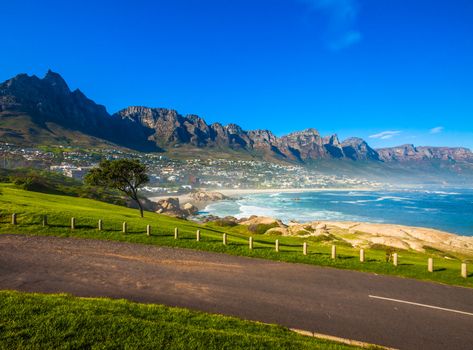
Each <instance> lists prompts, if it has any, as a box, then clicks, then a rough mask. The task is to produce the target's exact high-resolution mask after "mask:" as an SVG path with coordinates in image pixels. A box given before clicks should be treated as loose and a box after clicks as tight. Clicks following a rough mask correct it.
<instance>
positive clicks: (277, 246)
mask: <svg viewBox="0 0 473 350" xmlns="http://www.w3.org/2000/svg"><path fill="white" fill-rule="evenodd" d="M275 245H276V247H275V249H276V251H277V252H278V253H279V239H277V240H276V243H275Z"/></svg>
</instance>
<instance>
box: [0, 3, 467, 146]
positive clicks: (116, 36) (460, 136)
mask: <svg viewBox="0 0 473 350" xmlns="http://www.w3.org/2000/svg"><path fill="white" fill-rule="evenodd" d="M0 30H1V33H2V45H1V47H0V53H1V54H0V80H2V81H3V80H6V79H8V78H9V77H11V76H13V75H16V74H17V73H20V72H25V73H28V74H36V75H38V76H43V75H44V74H45V72H46V70H47V69H48V68H51V69H52V70H54V71H57V72H59V73H60V74H62V75H63V77H64V78H65V79H66V80H67V82H68V83H69V85H70V87H71V88H80V89H81V90H82V91H83V92H84V93H85V94H86V95H88V96H89V97H90V98H92V99H93V100H95V101H96V102H99V103H102V104H104V105H105V106H106V107H107V109H108V111H109V112H115V111H117V110H119V109H121V108H123V107H126V106H128V105H145V106H150V107H168V108H174V109H177V110H178V111H179V112H181V113H183V114H187V113H194V114H198V115H200V116H202V117H204V118H205V119H206V120H207V122H215V121H219V122H222V123H230V122H234V123H238V124H240V125H241V126H242V127H243V128H244V129H257V128H262V129H271V130H273V131H274V132H275V133H276V134H277V135H282V134H284V133H288V132H291V131H294V130H299V129H304V128H308V127H314V128H317V129H319V130H320V132H321V133H323V134H329V133H338V134H339V136H340V138H342V139H343V138H346V137H349V136H360V137H363V138H365V139H366V140H368V142H369V143H370V144H371V145H373V146H376V147H381V146H392V145H398V144H403V143H414V144H416V145H449V146H467V147H470V148H473V1H471V0H449V1H445V0H428V1H427V0H261V1H258V0H251V1H250V0H239V1H230V0H172V1H171V0H168V1H159V0H158V1H143V0H135V1H123V0H115V1H108V0H103V1H85V0H83V1H80V2H79V1H52V0H43V1H31V0H24V1H3V3H2V6H1V14H0Z"/></svg>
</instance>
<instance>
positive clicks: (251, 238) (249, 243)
mask: <svg viewBox="0 0 473 350" xmlns="http://www.w3.org/2000/svg"><path fill="white" fill-rule="evenodd" d="M248 248H250V250H251V249H253V237H250V238H249V239H248Z"/></svg>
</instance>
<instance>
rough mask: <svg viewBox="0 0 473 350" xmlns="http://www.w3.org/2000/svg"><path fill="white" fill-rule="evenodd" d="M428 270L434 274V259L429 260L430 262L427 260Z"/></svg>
mask: <svg viewBox="0 0 473 350" xmlns="http://www.w3.org/2000/svg"><path fill="white" fill-rule="evenodd" d="M427 270H428V271H429V272H434V259H432V258H429V260H427Z"/></svg>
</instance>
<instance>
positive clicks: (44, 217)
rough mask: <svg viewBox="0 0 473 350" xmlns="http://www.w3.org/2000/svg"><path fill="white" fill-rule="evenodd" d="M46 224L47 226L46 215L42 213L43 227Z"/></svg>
mask: <svg viewBox="0 0 473 350" xmlns="http://www.w3.org/2000/svg"><path fill="white" fill-rule="evenodd" d="M46 226H48V216H47V215H43V227H46Z"/></svg>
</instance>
